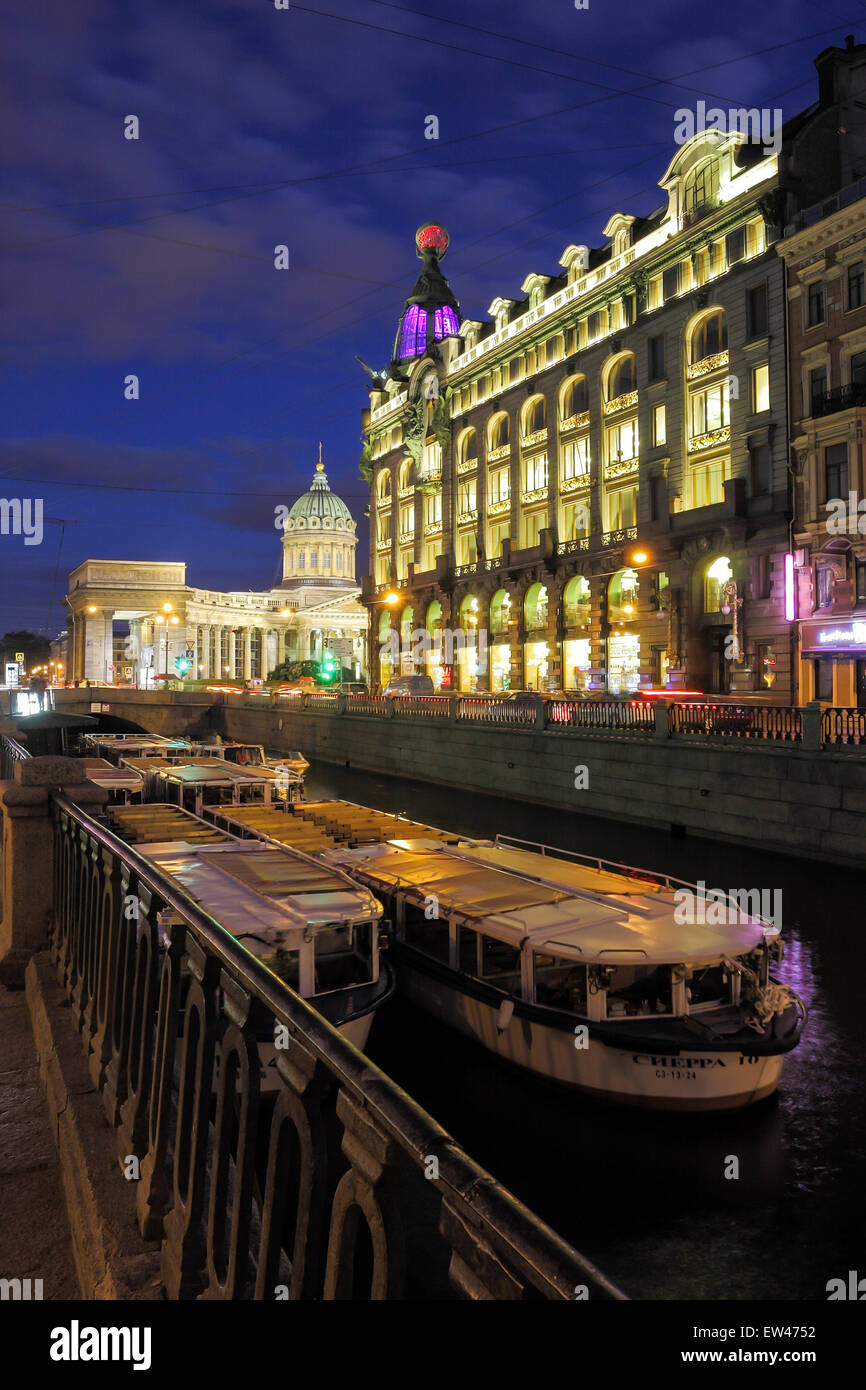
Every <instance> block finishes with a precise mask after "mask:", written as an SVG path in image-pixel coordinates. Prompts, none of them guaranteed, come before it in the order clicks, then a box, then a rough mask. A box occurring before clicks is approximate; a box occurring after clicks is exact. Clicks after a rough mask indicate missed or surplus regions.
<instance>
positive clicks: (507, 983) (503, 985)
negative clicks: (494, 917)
mask: <svg viewBox="0 0 866 1390" xmlns="http://www.w3.org/2000/svg"><path fill="white" fill-rule="evenodd" d="M481 973H482V976H483V978H484V979H485V980H492V981H493V982H494V983H495V984H496V985H497V986H498V987H499V988H500V989H507V990H513V989H516V988H518V987H519V985H520V947H519V946H509V945H508V943H507V942H505V941H497V940H496V937H495V936H482V938H481Z"/></svg>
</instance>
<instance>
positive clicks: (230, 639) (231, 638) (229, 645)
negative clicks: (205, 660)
mask: <svg viewBox="0 0 866 1390" xmlns="http://www.w3.org/2000/svg"><path fill="white" fill-rule="evenodd" d="M237 640H238V634H237V632H232V630H231V628H229V629H228V632H227V634H226V659H225V661H224V662H223V663H222V664H223V666H228V668H229V669H228V671H223V672H222V675H224V676H231V677H234V674H235V647H236V644H237Z"/></svg>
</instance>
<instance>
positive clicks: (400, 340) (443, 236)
mask: <svg viewBox="0 0 866 1390" xmlns="http://www.w3.org/2000/svg"><path fill="white" fill-rule="evenodd" d="M448 243H449V236H448V233H447V232H446V230H445V228H444V227H442V226H440V224H439V223H438V222H426V223H425V224H424V225H423V226H422V227H419V228H418V231H417V232H416V233H415V247H416V251H417V254H418V256H419V258H420V259H421V260H422V261H423V262H424V268H423V270H422V271H421V274H420V275H419V276H418V279H417V280H416V281H415V285H414V287H413V289H412V293H411V294H410V295H409V298H408V299H407V300H406V303H405V305H404V308H403V314H402V316H401V318H400V323H399V325H398V328H397V337H396V339H395V342H394V357H393V362H394V364H398V363H403V362H411V361H412V360H413V359H417V358H419V357H423V356H424V355H425V354H426V353H428V352H429V351H430V350H431V348H432V347H433V345H434V344H435V343H438V342H441V341H442V339H443V338H456V337H457V335H458V333H459V330H460V305H459V304H458V303H457V300H456V299H455V298H454V295H453V294H452V293H451V288H450V286H449V284H448V281H447V280H446V279H445V276H444V275H443V274H442V272H441V270H440V269H439V262H440V261H441V259H442V257H443V256H444V255H445V252H446V251H447V250H448Z"/></svg>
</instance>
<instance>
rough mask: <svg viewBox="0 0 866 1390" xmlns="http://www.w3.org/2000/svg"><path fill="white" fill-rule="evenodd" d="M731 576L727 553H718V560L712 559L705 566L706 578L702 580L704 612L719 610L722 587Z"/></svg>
mask: <svg viewBox="0 0 866 1390" xmlns="http://www.w3.org/2000/svg"><path fill="white" fill-rule="evenodd" d="M732 578H733V570H732V569H731V562H730V560H729V558H728V556H727V555H720V556H719V558H718V560H714V561H713V563H712V564H711V565H709V566H708V568H707V574H706V579H705V581H704V612H705V613H718V612H720V610H721V607H722V602H723V598H724V588H725V585H726V584H727V582H728V580H729V579H732Z"/></svg>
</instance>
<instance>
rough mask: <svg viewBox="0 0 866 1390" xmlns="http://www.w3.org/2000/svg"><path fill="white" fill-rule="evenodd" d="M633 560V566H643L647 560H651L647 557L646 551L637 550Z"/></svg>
mask: <svg viewBox="0 0 866 1390" xmlns="http://www.w3.org/2000/svg"><path fill="white" fill-rule="evenodd" d="M631 558H632V562H633V564H635V565H642V564H644V562H645V561H646V560H648V559H649V556H648V555H647V553H646V551H645V550H636V551H635V552H634V554H633V555H632V557H631Z"/></svg>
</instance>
